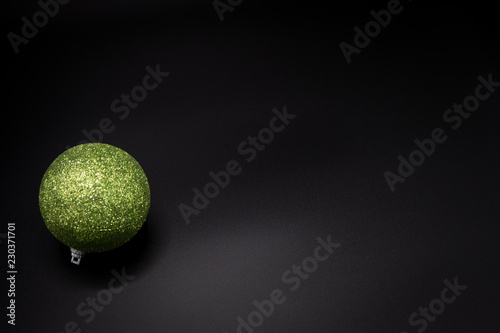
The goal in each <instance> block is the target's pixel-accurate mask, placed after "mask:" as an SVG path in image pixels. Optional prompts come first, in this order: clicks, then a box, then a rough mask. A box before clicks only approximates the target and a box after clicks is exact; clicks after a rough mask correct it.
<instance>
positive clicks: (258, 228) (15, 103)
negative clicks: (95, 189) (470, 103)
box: [0, 0, 500, 333]
mask: <svg viewBox="0 0 500 333" xmlns="http://www.w3.org/2000/svg"><path fill="white" fill-rule="evenodd" d="M402 5H403V7H404V10H403V12H402V13H401V14H398V15H395V16H393V17H392V21H391V23H390V25H389V26H388V27H387V28H384V29H382V31H381V33H380V34H379V35H378V36H377V37H374V38H373V40H372V41H371V43H370V45H368V46H367V47H366V48H365V49H363V50H362V51H361V53H360V54H355V55H353V57H352V63H351V64H347V62H346V60H345V58H344V56H343V55H342V52H341V51H340V48H339V43H340V42H342V41H345V42H347V43H350V44H352V43H353V37H354V31H353V28H354V27H355V26H360V27H363V26H364V24H365V23H366V22H368V21H369V20H371V19H372V18H371V16H370V14H369V13H370V10H377V11H378V10H381V9H384V8H386V6H387V1H380V2H355V3H342V4H335V3H333V2H297V1H292V2H281V3H280V2H276V1H272V2H269V1H250V0H245V1H243V3H242V4H240V5H238V6H237V7H236V8H235V9H234V11H233V12H226V13H225V14H224V15H225V19H224V21H223V22H221V21H220V20H219V18H218V16H217V13H216V11H215V10H214V8H213V6H212V3H211V1H210V0H208V1H207V0H203V1H201V0H200V1H195V0H192V1H181V0H177V1H153V0H149V1H138V0H136V1H132V0H129V1H105V2H104V1H95V0H92V1H80V2H77V1H71V2H70V3H69V4H67V5H64V6H61V8H60V11H59V13H58V14H57V15H56V16H55V17H54V18H52V19H50V22H49V24H48V25H47V26H45V27H43V28H40V31H39V33H38V34H37V36H35V37H34V38H33V39H32V40H30V41H29V43H28V44H26V45H21V46H20V52H19V53H18V54H15V53H14V51H13V49H12V47H11V45H10V43H9V41H8V39H7V38H4V46H5V48H4V49H5V51H4V54H5V55H6V58H7V59H6V60H4V70H3V72H4V75H2V78H3V80H4V85H3V86H4V92H5V95H4V98H3V106H4V107H3V109H4V112H3V113H2V115H3V119H2V124H3V126H2V137H3V140H2V162H3V163H2V172H1V190H2V198H1V202H2V214H3V218H2V227H1V228H2V229H1V230H0V233H5V232H6V223H8V222H15V223H16V249H17V254H16V255H17V257H16V259H17V261H16V264H17V270H18V274H17V280H16V305H17V308H16V310H17V312H16V326H15V327H11V326H10V325H7V323H6V321H7V317H6V316H5V314H4V313H6V312H7V310H6V309H5V307H6V306H7V297H6V293H7V289H8V288H7V284H6V283H5V281H6V280H5V275H6V273H5V272H6V270H7V267H6V262H7V245H6V241H5V240H4V239H2V243H1V244H0V248H1V249H2V251H1V253H3V255H2V256H1V257H3V259H1V261H2V262H3V263H2V264H1V267H2V273H1V274H2V275H1V276H3V277H4V278H2V284H1V287H2V290H1V291H0V294H1V295H2V298H1V300H2V304H1V308H2V309H4V310H2V314H1V318H3V319H2V321H1V324H0V327H2V329H1V331H2V332H3V331H5V330H4V328H3V327H6V328H7V329H8V330H9V331H10V330H12V331H17V332H54V333H55V332H63V331H64V327H65V325H66V323H67V322H69V321H75V322H77V323H78V325H79V327H80V328H81V329H82V332H142V331H145V332H152V333H153V332H185V333H188V332H221V333H224V332H228V333H230V332H236V327H237V321H236V318H237V317H238V316H242V317H244V318H246V316H247V315H248V314H249V313H250V312H252V311H254V310H255V308H254V306H253V305H252V301H253V300H259V301H260V300H263V299H268V298H269V294H270V292H271V291H272V290H273V289H276V288H280V289H282V290H283V291H284V292H285V295H286V297H287V301H286V302H285V303H284V304H283V305H279V306H277V307H276V308H275V311H274V313H273V314H272V315H271V316H270V317H269V318H265V320H264V323H263V324H262V326H260V327H259V328H258V329H256V330H255V331H256V332H293V333H294V332H346V333H351V332H401V331H407V332H416V331H417V330H416V329H417V328H419V327H420V326H418V327H411V326H410V325H409V323H408V317H409V316H410V315H411V314H412V313H413V312H415V311H418V309H419V307H421V306H422V307H426V306H428V305H429V302H431V301H432V300H433V299H435V298H438V297H439V295H440V292H441V290H442V289H443V288H444V284H443V280H445V279H448V280H450V281H453V279H454V278H455V277H457V278H458V281H459V283H460V284H464V285H467V286H468V289H467V290H466V291H464V292H463V293H462V295H460V296H459V297H458V298H457V300H456V301H455V302H454V303H452V304H450V305H447V306H446V309H445V311H444V313H443V314H442V315H440V316H438V317H437V319H436V320H435V321H434V322H431V323H429V325H428V327H427V329H426V332H476V331H480V330H488V331H495V330H497V329H498V323H497V321H496V320H495V319H496V316H497V315H498V310H499V305H498V304H499V302H498V300H499V296H500V295H499V288H498V287H497V284H498V281H499V278H500V274H499V273H500V271H499V267H498V256H497V253H498V250H499V246H498V227H497V224H498V222H499V215H500V214H499V210H498V187H499V185H500V184H499V177H498V171H497V170H498V168H499V162H500V160H499V158H498V149H499V143H500V140H499V139H498V126H499V120H500V117H499V106H500V93H499V92H498V91H497V92H496V93H494V94H492V95H491V97H490V98H489V99H487V100H486V101H484V102H482V103H481V105H480V107H479V109H478V110H477V111H475V112H474V113H473V114H472V116H471V117H470V118H469V119H467V120H465V121H464V123H463V125H462V126H461V127H460V128H459V129H457V130H456V131H454V130H452V129H451V127H450V126H449V124H445V123H444V122H443V120H442V115H443V113H444V112H445V110H446V109H448V108H450V107H452V105H453V103H461V102H462V101H463V99H464V98H465V97H466V96H468V95H471V94H473V93H474V89H475V87H476V85H477V84H478V81H477V77H478V76H479V75H482V76H484V77H487V76H488V75H489V74H490V73H492V76H493V79H494V80H496V81H500V68H499V67H500V66H499V62H498V60H499V52H498V45H499V35H498V33H497V32H496V31H495V27H496V25H497V23H498V18H497V15H496V9H494V5H493V4H489V5H488V4H482V3H480V2H472V3H469V4H463V5H462V4H456V3H455V4H453V3H440V4H436V3H435V2H426V1H412V2H409V1H404V2H402ZM38 10H39V7H38V5H37V4H36V2H35V1H29V2H26V1H25V2H21V1H7V2H4V4H3V9H2V22H3V26H4V35H5V36H7V33H8V32H10V31H12V32H15V33H18V34H19V33H20V30H21V26H22V22H21V17H22V16H27V17H31V16H32V15H33V13H35V12H36V11H38ZM156 64H160V68H161V70H162V71H166V72H170V76H169V77H168V78H166V79H165V80H164V82H163V83H161V84H160V85H159V87H158V88H157V89H155V90H154V91H151V92H149V94H148V97H147V98H146V100H145V101H143V102H141V103H140V105H139V106H138V107H137V108H136V109H134V110H132V111H131V113H130V115H129V117H127V118H126V119H124V120H120V119H119V118H118V115H117V114H115V113H112V112H111V110H110V104H111V102H112V101H113V100H114V99H115V98H118V97H119V96H120V94H122V93H129V92H130V90H131V89H132V88H133V87H134V86H136V85H138V84H140V83H141V81H142V78H143V77H144V75H145V74H146V71H145V67H146V66H151V67H155V66H156ZM285 105H286V106H287V109H288V112H289V113H292V114H296V115H297V117H296V118H295V119H294V120H292V121H291V123H290V125H289V126H287V127H286V130H285V131H283V132H281V133H278V134H276V136H275V139H274V141H273V142H271V143H270V144H269V145H268V146H267V147H266V148H265V150H263V151H262V152H259V154H258V155H257V158H256V159H255V160H254V161H252V162H251V163H247V162H245V160H244V158H243V157H242V156H241V155H240V154H238V152H237V147H238V144H239V143H240V142H242V141H243V140H245V139H246V138H247V137H248V136H249V135H256V134H257V133H258V131H259V130H260V129H261V128H264V127H266V126H268V123H269V119H270V118H271V117H272V111H271V110H272V109H273V108H277V109H279V110H281V109H282V108H283V106H285ZM103 118H110V119H111V120H112V121H113V124H114V125H115V126H116V127H115V130H114V131H113V132H112V133H110V134H105V135H104V140H103V141H104V142H106V143H109V144H112V145H115V146H118V147H120V148H122V149H124V150H125V151H127V152H129V153H130V154H131V155H132V156H134V157H135V158H136V159H137V160H138V161H139V163H140V164H141V165H142V167H143V168H144V170H145V172H146V174H147V176H148V179H149V182H150V186H151V209H150V212H149V216H148V220H147V222H146V223H145V225H144V227H143V229H141V231H140V232H139V233H138V234H137V235H136V237H134V239H133V240H131V241H130V242H129V243H127V244H126V245H124V246H123V247H121V248H119V249H117V250H113V251H110V252H107V253H102V254H90V255H88V256H87V257H85V258H84V260H83V262H82V264H81V265H80V266H76V265H73V264H71V263H70V262H69V250H68V248H67V247H66V246H64V245H62V244H60V243H59V242H58V241H57V240H56V239H55V238H54V237H53V236H52V235H51V234H50V233H49V232H48V230H47V229H46V227H45V225H44V223H43V220H42V218H41V215H40V212H39V208H38V190H39V185H40V181H41V179H42V176H43V173H44V172H45V170H46V169H47V167H48V166H49V165H50V163H51V162H52V161H53V160H54V159H55V158H56V157H57V156H58V155H59V154H60V153H62V152H63V151H64V150H65V149H66V146H67V145H70V146H73V145H76V144H77V143H78V142H79V141H81V140H84V139H85V137H84V136H83V135H82V133H81V131H82V130H84V129H86V130H91V129H93V128H96V127H97V126H98V124H99V121H100V120H101V119H103ZM437 127H441V128H443V129H444V130H445V132H446V134H447V135H448V139H447V141H446V142H444V143H443V144H440V145H438V146H437V147H436V151H435V152H434V154H433V155H432V156H430V157H428V158H427V159H426V160H425V162H424V164H423V165H422V166H420V167H418V168H417V169H416V171H415V172H414V174H413V175H411V176H410V177H409V178H408V179H407V180H406V181H405V182H404V183H403V184H401V183H400V184H397V185H396V191H395V192H394V193H392V192H391V190H390V189H389V186H388V185H387V183H386V181H385V179H384V176H383V173H384V172H385V171H386V170H389V171H391V172H396V171H397V167H398V164H399V161H398V160H397V157H398V155H400V154H401V155H403V156H406V157H407V156H408V155H409V153H410V152H411V151H412V150H414V149H415V145H414V143H413V141H414V140H415V139H424V138H428V137H429V136H430V133H431V131H432V130H433V129H434V128H437ZM233 159H236V160H238V161H239V162H240V163H241V165H242V168H243V171H242V173H241V174H240V175H238V176H236V177H234V178H232V179H231V183H230V185H228V187H227V188H226V189H224V190H222V191H221V193H220V195H219V196H218V197H216V198H214V199H212V200H211V202H210V204H209V206H208V207H207V208H206V209H204V210H202V211H201V212H200V214H199V215H198V216H193V217H192V218H191V223H190V224H189V225H186V223H185V222H184V220H183V218H182V216H181V214H180V212H179V209H178V205H179V204H180V203H181V202H183V203H186V204H191V200H192V196H193V193H192V188H193V187H197V188H201V187H202V186H203V185H204V184H205V183H206V182H208V181H209V180H210V178H209V176H208V173H209V172H210V171H219V170H223V169H224V168H225V165H226V163H227V162H228V161H230V160H233ZM327 235H331V237H332V240H333V241H335V242H338V243H340V244H341V246H340V247H339V248H338V249H336V250H335V252H334V255H333V256H332V257H331V258H329V259H328V260H327V261H325V262H322V263H320V265H319V267H318V269H317V271H316V272H314V273H313V274H311V276H310V277H309V279H307V280H305V281H303V283H302V285H301V286H300V288H299V289H298V290H296V291H294V292H292V291H290V290H289V286H288V285H285V284H284V283H283V282H282V281H281V274H282V273H283V272H284V271H286V270H288V269H290V268H291V266H292V265H293V264H299V263H301V262H302V260H303V259H304V258H306V257H308V256H311V255H312V251H313V249H314V248H315V246H316V238H317V237H322V238H326V236H327ZM123 267H124V268H125V270H126V272H127V274H130V275H134V276H135V277H136V278H135V279H134V280H133V281H131V282H130V284H129V285H128V286H126V287H125V289H124V290H123V292H122V293H119V294H115V295H114V297H113V300H112V302H111V303H110V304H109V305H107V306H105V309H104V310H103V312H100V313H97V315H96V317H95V319H94V320H93V321H92V322H91V323H88V324H87V323H85V322H84V321H83V319H84V318H82V317H80V316H78V315H77V314H76V312H75V309H76V307H77V306H78V304H80V302H82V301H84V300H85V299H86V298H87V297H92V296H94V297H95V295H96V293H97V292H98V291H99V290H101V289H103V288H106V287H107V284H108V281H109V280H110V279H111V278H112V277H113V275H112V274H111V270H112V269H116V270H118V271H121V269H122V268H123Z"/></svg>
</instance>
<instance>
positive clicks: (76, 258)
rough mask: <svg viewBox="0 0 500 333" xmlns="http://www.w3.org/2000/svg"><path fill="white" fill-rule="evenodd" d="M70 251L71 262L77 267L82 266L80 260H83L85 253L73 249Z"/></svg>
mask: <svg viewBox="0 0 500 333" xmlns="http://www.w3.org/2000/svg"><path fill="white" fill-rule="evenodd" d="M70 250H71V262H72V263H73V264H75V265H80V260H81V259H82V257H83V255H84V254H85V253H84V252H82V251H78V250H75V249H73V248H70Z"/></svg>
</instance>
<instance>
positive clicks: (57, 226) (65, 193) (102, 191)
mask: <svg viewBox="0 0 500 333" xmlns="http://www.w3.org/2000/svg"><path fill="white" fill-rule="evenodd" d="M39 204H40V211H41V213H42V217H43V220H44V221H45V225H46V226H47V228H48V229H49V230H50V232H51V233H52V234H53V235H54V236H55V237H56V238H57V239H58V240H60V241H61V242H62V243H64V244H66V245H68V246H69V247H72V248H74V249H76V250H79V251H83V252H102V251H107V250H111V249H114V248H117V247H119V246H120V245H122V244H124V243H126V242H127V241H128V240H130V239H131V238H132V237H133V236H134V235H135V234H136V233H137V231H138V230H139V229H140V228H141V227H142V225H143V223H144V221H145V219H146V216H147V214H148V210H149V205H150V191H149V184H148V180H147V178H146V174H145V173H144V171H143V170H142V168H141V166H140V165H139V163H138V162H137V161H136V160H135V159H134V158H133V157H132V156H130V155H129V154H128V153H127V152H125V151H123V150H121V149H119V148H117V147H114V146H111V145H108V144H104V143H86V144H82V145H79V146H75V147H73V148H70V149H68V150H66V151H65V152H64V153H62V154H61V155H59V156H58V157H57V158H56V159H55V160H54V162H52V164H51V165H50V166H49V168H48V169H47V171H46V172H45V174H44V176H43V179H42V183H41V185H40V193H39Z"/></svg>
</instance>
